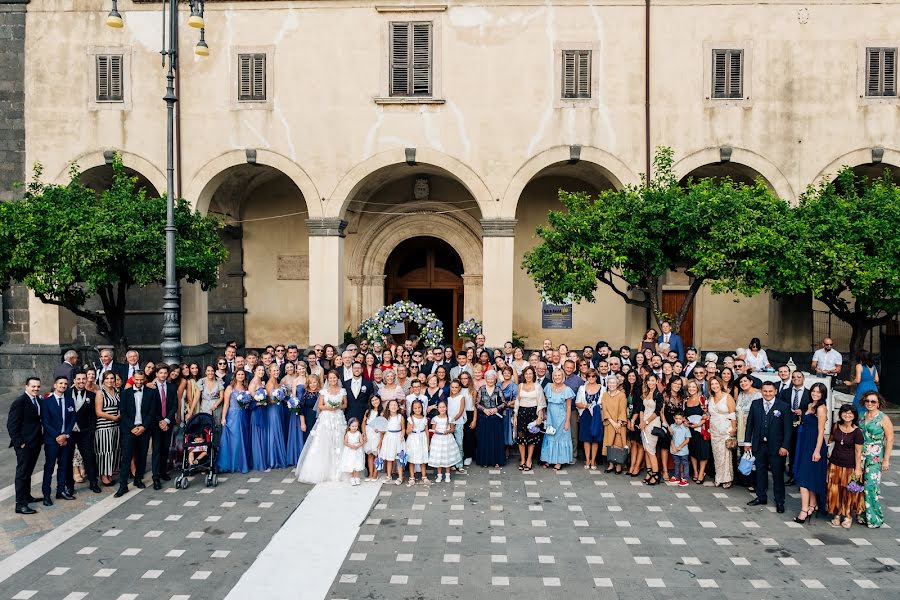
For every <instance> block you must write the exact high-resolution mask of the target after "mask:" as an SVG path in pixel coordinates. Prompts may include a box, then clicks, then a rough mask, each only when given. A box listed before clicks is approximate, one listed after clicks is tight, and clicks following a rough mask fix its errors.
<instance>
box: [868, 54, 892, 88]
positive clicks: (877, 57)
mask: <svg viewBox="0 0 900 600" xmlns="http://www.w3.org/2000/svg"><path fill="white" fill-rule="evenodd" d="M896 95H897V49H896V48H866V96H876V97H877V96H896Z"/></svg>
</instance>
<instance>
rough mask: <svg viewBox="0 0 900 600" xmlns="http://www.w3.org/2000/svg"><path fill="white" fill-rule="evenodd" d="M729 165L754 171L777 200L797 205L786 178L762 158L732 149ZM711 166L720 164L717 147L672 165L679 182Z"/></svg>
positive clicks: (758, 155) (768, 161) (748, 151)
mask: <svg viewBox="0 0 900 600" xmlns="http://www.w3.org/2000/svg"><path fill="white" fill-rule="evenodd" d="M729 163H731V164H734V165H743V166H745V167H748V168H750V169H752V170H753V171H756V172H757V173H759V175H760V176H761V177H762V178H763V179H764V180H765V181H766V183H767V184H768V185H769V188H771V189H772V191H773V192H775V193H776V194H778V197H779V198H781V199H782V200H785V201H786V202H789V203H790V204H796V203H797V196H796V194H795V192H794V188H793V186H792V185H791V183H790V181H788V178H787V177H786V176H785V175H784V173H783V172H782V171H781V169H779V168H778V166H777V165H775V164H774V163H773V162H771V161H770V160H768V159H767V158H765V157H764V156H762V155H760V154H757V153H756V152H754V151H752V150H748V149H746V148H738V147H732V149H731V158H730V160H729ZM711 164H712V165H714V164H722V157H721V152H720V148H719V147H708V148H703V149H702V150H697V151H696V152H692V153H690V154H687V155H685V156H683V157H682V158H680V159H679V160H678V161H677V162H676V163H675V164H674V165H673V170H674V172H675V177H676V178H678V179H679V180H681V179H683V178H684V177H686V176H687V175H688V174H689V173H690V172H691V171H694V170H695V169H698V168H700V167H703V166H705V165H711Z"/></svg>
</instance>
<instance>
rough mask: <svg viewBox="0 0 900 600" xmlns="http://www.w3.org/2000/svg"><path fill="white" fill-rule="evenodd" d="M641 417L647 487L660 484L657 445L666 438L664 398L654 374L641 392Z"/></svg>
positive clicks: (648, 377)
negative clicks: (663, 409) (663, 410)
mask: <svg viewBox="0 0 900 600" xmlns="http://www.w3.org/2000/svg"><path fill="white" fill-rule="evenodd" d="M641 402H642V404H641V406H640V416H639V417H638V419H639V421H638V422H639V423H640V429H641V443H642V444H643V446H644V457H645V459H646V461H647V476H646V477H645V478H644V484H645V485H658V484H659V462H658V461H657V460H656V443H657V441H659V437H665V433H666V432H665V431H664V430H663V429H662V420H661V419H660V416H659V415H660V413H661V412H662V405H663V397H662V394H661V393H660V391H659V386H658V380H657V377H656V375H654V374H653V373H651V374H649V375H647V377H646V379H644V389H643V390H642V391H641Z"/></svg>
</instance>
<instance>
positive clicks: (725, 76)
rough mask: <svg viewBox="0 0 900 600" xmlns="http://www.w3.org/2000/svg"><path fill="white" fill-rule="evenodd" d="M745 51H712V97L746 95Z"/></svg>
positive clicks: (740, 96)
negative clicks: (744, 80)
mask: <svg viewBox="0 0 900 600" xmlns="http://www.w3.org/2000/svg"><path fill="white" fill-rule="evenodd" d="M743 79H744V51H743V50H713V51H712V97H713V98H725V99H727V98H743V97H744V85H743Z"/></svg>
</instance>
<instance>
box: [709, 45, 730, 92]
mask: <svg viewBox="0 0 900 600" xmlns="http://www.w3.org/2000/svg"><path fill="white" fill-rule="evenodd" d="M726 54H727V53H726V51H725V50H713V77H712V96H713V98H724V97H725V88H726V77H725V71H726V69H725V65H726Z"/></svg>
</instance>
